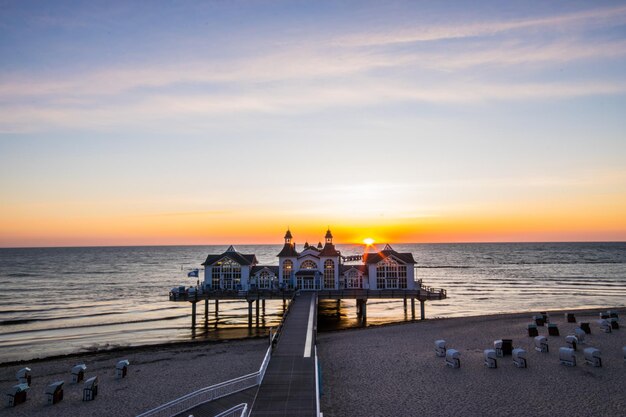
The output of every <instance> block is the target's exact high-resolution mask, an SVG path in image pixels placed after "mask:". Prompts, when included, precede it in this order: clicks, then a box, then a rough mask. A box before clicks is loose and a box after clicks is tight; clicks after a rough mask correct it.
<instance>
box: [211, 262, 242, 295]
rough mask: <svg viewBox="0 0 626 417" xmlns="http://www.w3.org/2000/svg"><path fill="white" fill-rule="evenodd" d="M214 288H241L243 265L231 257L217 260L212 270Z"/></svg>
mask: <svg viewBox="0 0 626 417" xmlns="http://www.w3.org/2000/svg"><path fill="white" fill-rule="evenodd" d="M211 281H212V285H213V288H214V289H217V288H221V289H224V290H236V289H240V288H241V265H239V264H238V263H237V262H235V261H233V260H232V259H229V258H224V259H223V260H221V261H219V262H217V263H216V264H214V265H213V268H212V271H211Z"/></svg>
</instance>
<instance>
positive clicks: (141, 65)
mask: <svg viewBox="0 0 626 417" xmlns="http://www.w3.org/2000/svg"><path fill="white" fill-rule="evenodd" d="M625 74H626V5H625V4H623V2H606V1H599V2H593V3H590V2H583V1H567V2H566V1H561V2H540V1H535V2H532V1H528V2H515V3H514V4H503V3H502V2H496V1H481V2H452V3H450V2H446V3H445V4H444V3H441V2H408V1H391V2H353V1H345V2H299V1H256V2H145V3H144V2H137V3H133V4H127V3H126V2H109V3H107V4H106V5H105V4H102V3H96V2H81V1H72V2H63V1H59V2H30V1H20V2H12V1H4V2H1V3H0V196H1V197H2V198H1V200H2V202H1V203H0V213H1V214H2V216H1V217H2V220H0V246H12V245H18V246H19V245H42V244H43V245H48V244H88V243H114V244H116V243H129V242H130V243H198V242H202V243H227V242H225V241H224V239H230V240H229V241H233V242H235V243H236V242H243V241H246V230H243V227H244V226H245V227H249V226H250V225H254V224H256V223H261V224H265V225H267V228H268V229H267V230H264V229H263V228H261V229H262V230H261V232H259V235H258V236H256V237H254V236H253V237H252V239H256V240H248V242H249V243H264V242H266V241H271V240H266V239H265V238H264V237H263V236H266V235H264V234H263V233H266V234H267V233H269V232H270V231H271V230H275V229H276V228H278V229H279V230H280V231H281V232H279V234H280V233H282V228H283V226H284V224H291V225H298V224H302V227H303V228H305V229H307V228H309V227H313V226H312V225H313V224H317V223H319V222H322V225H321V226H319V227H322V228H323V227H324V226H325V225H326V224H329V223H330V224H333V223H334V224H345V225H346V226H345V228H346V234H348V235H350V239H355V238H356V236H357V235H358V236H360V234H359V233H356V232H354V233H352V232H353V231H354V230H357V229H359V228H361V229H363V228H365V229H367V227H371V228H372V229H371V230H368V232H371V233H370V234H377V233H378V235H379V236H380V237H381V238H388V239H390V240H404V241H407V239H409V240H415V241H421V240H426V241H441V240H447V241H450V240H452V241H457V240H459V241H464V240H544V239H545V240H570V239H572V240H603V239H607V240H623V239H626V222H625V221H624V220H623V219H622V220H620V217H621V216H620V215H619V212H620V211H621V212H625V211H626V117H624V114H626V111H625V110H626V76H625ZM552 211H554V212H552ZM538 213H545V216H544V217H541V215H540V214H538ZM564 213H565V215H564ZM155 218H158V219H159V221H158V222H156V221H155V220H154V219H155ZM488 218H492V219H496V220H494V221H493V222H492V223H489V221H488ZM424 219H426V220H424ZM433 219H436V224H431V225H430V226H429V225H425V223H429V222H435V220H433ZM424 222H425V223H424ZM392 223H393V224H392ZM115 224H119V225H121V226H114V225H115ZM194 224H195V225H196V228H197V230H196V229H194ZM403 224H404V225H405V226H404V228H405V229H407V231H406V232H405V233H404V234H402V233H400V232H399V230H400V228H402V225H403ZM95 225H97V226H95ZM368 225H369V226H368ZM376 225H378V227H379V228H378V229H377V228H376V227H377V226H376ZM385 227H387V229H385ZM455 227H456V228H457V229H458V233H457V234H455V233H454V228H455ZM480 230H484V232H481V231H480ZM348 231H352V232H351V234H350V233H348ZM438 231H439V232H438ZM363 233H365V231H364V232H363Z"/></svg>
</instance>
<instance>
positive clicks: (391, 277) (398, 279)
mask: <svg viewBox="0 0 626 417" xmlns="http://www.w3.org/2000/svg"><path fill="white" fill-rule="evenodd" d="M376 287H377V288H379V289H393V288H406V265H400V264H399V263H398V262H396V261H395V260H393V259H392V258H387V259H385V260H383V261H380V262H379V263H378V265H376Z"/></svg>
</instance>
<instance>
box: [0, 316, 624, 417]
mask: <svg viewBox="0 0 626 417" xmlns="http://www.w3.org/2000/svg"><path fill="white" fill-rule="evenodd" d="M597 311H598V310H593V311H585V312H581V311H578V312H576V317H577V319H578V320H579V321H589V322H591V329H592V333H591V334H590V335H587V339H586V343H585V344H584V345H582V347H583V348H584V347H589V346H593V347H597V348H599V349H600V350H601V351H602V355H603V364H604V366H603V367H602V368H593V367H590V366H588V365H585V364H584V360H583V354H582V349H580V350H579V351H578V352H577V353H576V357H577V361H578V366H576V367H575V368H568V367H565V366H562V365H559V362H558V347H561V346H564V345H565V336H566V335H567V334H569V333H571V331H572V330H573V329H574V328H575V327H576V324H574V323H566V322H565V319H564V316H563V313H562V312H550V318H551V322H554V323H557V324H558V326H559V329H560V333H561V336H560V337H549V342H550V348H551V350H550V353H547V354H545V353H544V354H542V353H538V352H535V351H534V350H533V339H532V338H530V337H528V336H527V330H526V325H527V324H528V323H529V322H530V321H531V315H532V313H523V314H514V315H498V316H481V317H468V318H454V319H435V320H426V321H423V322H415V323H408V324H398V325H387V326H380V327H370V328H366V329H354V330H343V331H335V332H329V333H320V334H319V335H318V338H317V341H318V353H319V355H320V361H321V365H322V378H323V396H322V399H321V408H322V412H323V413H324V416H326V417H328V416H337V417H340V416H418V415H439V416H458V415H463V416H466V415H472V416H474V415H475V416H479V415H480V416H491V415H507V416H518V415H519V416H522V415H523V416H528V415H537V416H548V415H550V416H582V415H593V416H623V415H624V413H625V411H626V366H625V364H624V361H623V357H622V351H621V349H622V346H625V345H626V328H625V329H620V330H617V331H614V332H613V333H612V334H604V333H601V332H600V331H599V328H598V326H597V324H596V323H595V320H596V319H597V317H598V314H597ZM539 334H540V335H547V327H539ZM440 338H443V339H446V340H447V342H448V347H450V348H455V349H457V350H459V351H460V352H461V355H462V356H461V363H462V365H461V368H460V369H451V368H447V367H446V366H445V365H444V359H443V358H438V357H436V356H435V355H434V350H433V342H434V340H436V339H440ZM501 338H510V339H513V344H514V347H522V348H524V349H526V350H527V351H528V362H529V368H528V369H518V368H516V367H514V366H513V364H512V359H511V357H510V356H508V357H505V358H500V359H499V362H498V368H497V369H488V368H486V367H485V366H484V365H483V356H482V355H483V354H482V352H483V350H484V349H487V348H491V347H492V344H493V341H494V340H496V339H501ZM266 347H267V342H266V340H265V339H255V340H238V341H230V342H222V343H206V344H205V343H202V344H199V343H194V344H187V345H184V344H183V345H175V346H170V347H167V346H160V347H146V348H143V349H135V350H130V351H127V352H124V351H121V352H102V353H96V354H90V355H81V356H69V357H63V358H54V359H48V360H41V361H35V362H30V363H22V364H19V365H9V366H7V365H4V366H2V367H0V387H1V389H2V391H3V393H4V392H6V390H7V389H8V388H9V387H10V386H12V385H13V384H14V383H15V382H14V381H15V379H14V375H15V372H16V371H17V370H18V369H19V368H21V367H23V366H29V367H30V368H31V369H32V371H33V372H32V373H33V384H32V388H31V391H30V392H29V399H28V401H27V403H26V404H21V405H19V406H17V407H15V408H6V407H4V404H3V408H2V413H3V415H7V416H33V415H37V416H91V415H98V416H116V417H124V416H135V415H136V414H138V413H140V412H143V411H146V410H148V409H151V408H153V407H155V406H158V405H160V404H162V403H165V402H167V401H169V400H171V399H174V398H177V397H179V396H182V395H184V394H187V393H189V392H192V391H194V390H196V389H199V388H202V387H205V386H208V385H211V384H215V383H219V382H222V381H225V380H227V379H230V378H234V377H237V376H241V375H244V374H246V373H249V372H254V371H256V370H257V369H258V367H259V365H260V363H261V361H262V358H263V354H264V353H265V349H266ZM119 359H129V360H130V363H131V367H130V370H129V377H128V378H126V379H123V380H116V379H115V378H114V370H113V368H114V365H115V363H116V361H117V360H119ZM77 363H85V364H86V365H87V367H88V369H87V375H86V376H87V377H89V376H93V375H98V376H99V378H100V391H99V395H98V397H97V399H96V400H95V401H92V402H82V401H81V390H82V384H80V385H72V384H70V383H69V381H70V368H71V367H72V366H73V365H75V364H77ZM60 379H63V380H65V381H66V385H65V398H64V399H63V401H62V402H61V403H59V404H57V405H55V406H48V405H46V399H45V396H44V394H43V391H44V387H45V385H47V384H48V383H50V382H52V381H55V380H60ZM4 400H5V397H4V396H3V401H4Z"/></svg>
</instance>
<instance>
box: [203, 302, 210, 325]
mask: <svg viewBox="0 0 626 417" xmlns="http://www.w3.org/2000/svg"><path fill="white" fill-rule="evenodd" d="M204 323H205V324H208V323H209V299H208V298H207V299H206V300H204Z"/></svg>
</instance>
